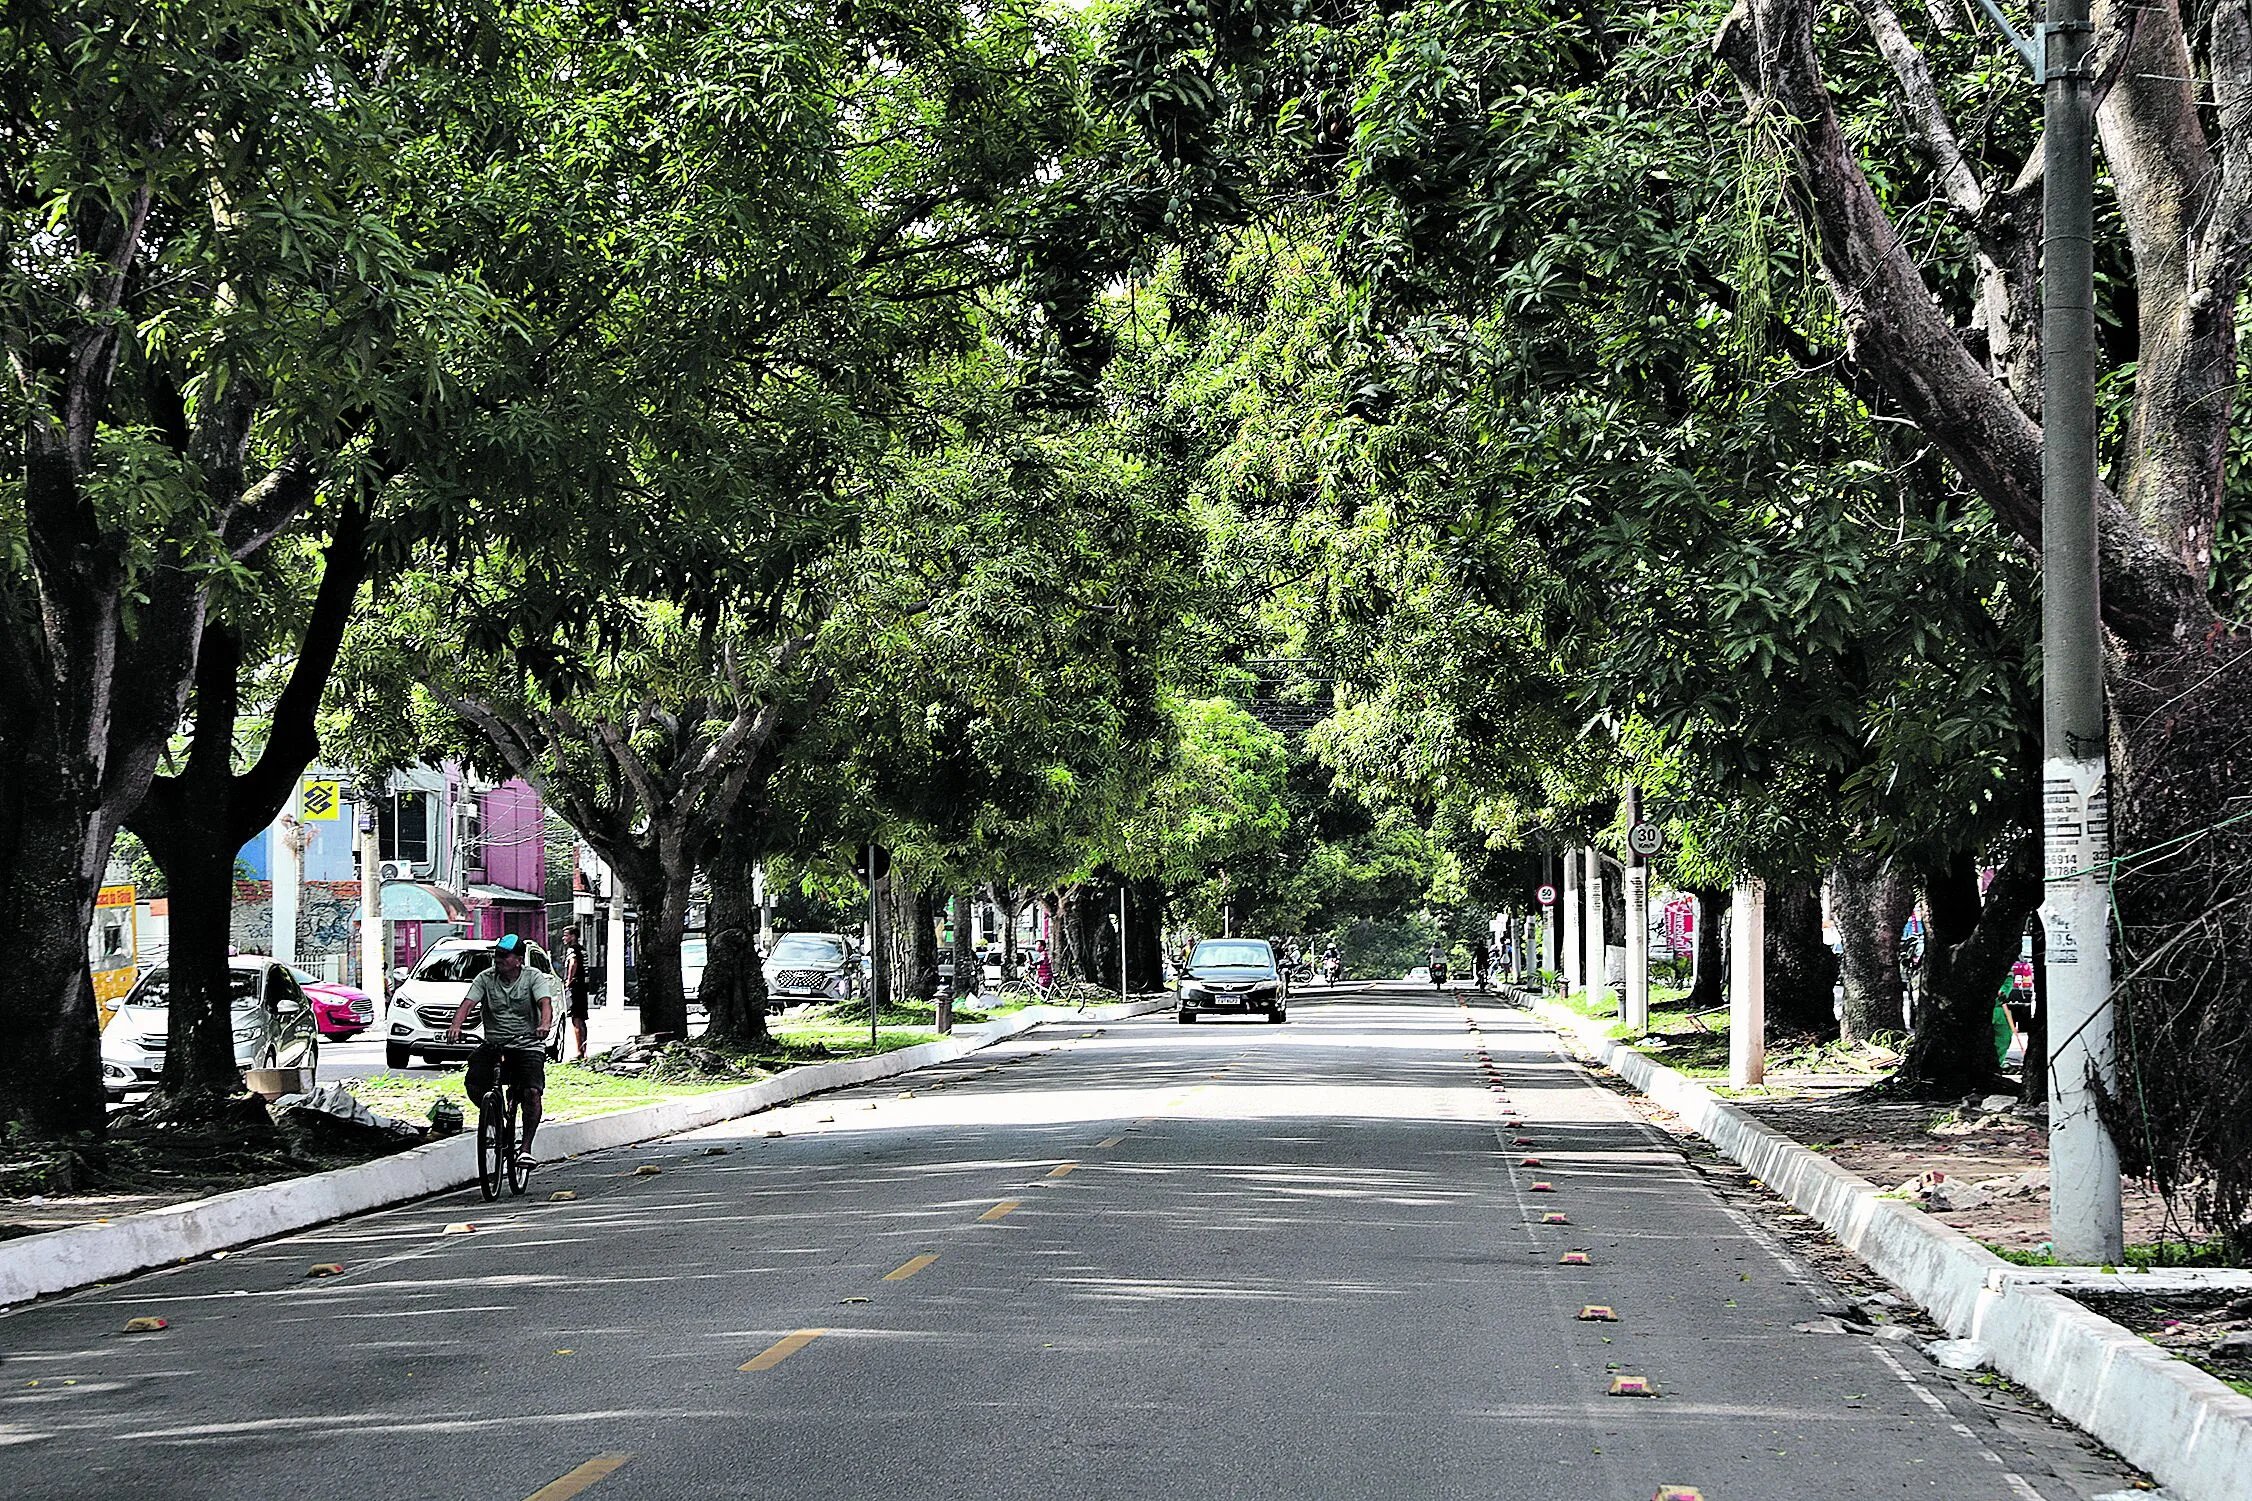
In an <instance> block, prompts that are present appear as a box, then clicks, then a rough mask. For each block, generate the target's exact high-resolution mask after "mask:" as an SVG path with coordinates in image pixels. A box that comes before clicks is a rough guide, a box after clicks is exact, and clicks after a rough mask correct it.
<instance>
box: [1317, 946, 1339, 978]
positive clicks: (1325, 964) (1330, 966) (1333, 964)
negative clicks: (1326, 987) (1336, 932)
mask: <svg viewBox="0 0 2252 1501" xmlns="http://www.w3.org/2000/svg"><path fill="white" fill-rule="evenodd" d="M1321 972H1322V978H1323V979H1324V980H1326V981H1327V982H1328V983H1330V984H1332V985H1335V984H1336V983H1337V982H1338V980H1339V979H1340V978H1342V977H1343V975H1344V973H1345V959H1344V956H1343V955H1341V954H1339V953H1338V952H1337V945H1336V944H1334V943H1333V944H1331V945H1329V946H1328V947H1327V948H1325V949H1323V950H1322V953H1321Z"/></svg>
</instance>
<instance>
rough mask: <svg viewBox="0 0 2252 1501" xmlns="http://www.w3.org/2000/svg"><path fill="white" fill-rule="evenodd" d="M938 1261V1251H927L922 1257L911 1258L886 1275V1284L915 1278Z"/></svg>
mask: <svg viewBox="0 0 2252 1501" xmlns="http://www.w3.org/2000/svg"><path fill="white" fill-rule="evenodd" d="M936 1260H938V1253H937V1252H936V1251H926V1252H924V1253H923V1254H922V1255H920V1256H913V1257H910V1258H908V1260H907V1261H906V1262H904V1263H903V1264H901V1265H900V1266H899V1267H897V1268H896V1269H894V1270H892V1271H888V1272H886V1273H884V1280H885V1281H886V1282H905V1281H906V1280H907V1279H908V1278H909V1277H912V1276H914V1275H915V1274H916V1273H917V1272H919V1271H921V1270H922V1269H923V1268H924V1267H927V1266H929V1265H930V1264H931V1263H932V1262H934V1261H936Z"/></svg>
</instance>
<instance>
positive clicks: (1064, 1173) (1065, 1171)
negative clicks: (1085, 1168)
mask: <svg viewBox="0 0 2252 1501" xmlns="http://www.w3.org/2000/svg"><path fill="white" fill-rule="evenodd" d="M1077 1166H1079V1164H1078V1163H1076V1162H1059V1163H1057V1164H1056V1165H1055V1166H1054V1167H1052V1168H1050V1169H1049V1170H1048V1176H1049V1177H1051V1178H1068V1177H1069V1176H1071V1170H1072V1169H1073V1168H1075V1167H1077Z"/></svg>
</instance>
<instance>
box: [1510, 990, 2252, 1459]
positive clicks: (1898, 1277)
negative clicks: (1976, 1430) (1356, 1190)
mask: <svg viewBox="0 0 2252 1501" xmlns="http://www.w3.org/2000/svg"><path fill="white" fill-rule="evenodd" d="M1533 1011H1534V1013H1535V1014H1536V1015H1538V1016H1539V1017H1540V1019H1541V1020H1543V1021H1545V1022H1547V1023H1548V1024H1549V1025H1550V1026H1551V1027H1553V1028H1555V1029H1556V1030H1557V1031H1559V1032H1565V1033H1569V1034H1570V1035H1571V1036H1573V1037H1574V1038H1575V1039H1576V1040H1577V1041H1578V1042H1579V1044H1580V1046H1581V1047H1583V1048H1584V1049H1585V1050H1586V1051H1587V1052H1589V1053H1591V1054H1593V1055H1594V1056H1595V1057H1596V1058H1598V1059H1600V1060H1601V1061H1602V1062H1603V1063H1604V1064H1605V1065H1606V1066H1608V1067H1610V1068H1612V1069H1615V1070H1616V1071H1617V1072H1618V1074H1619V1075H1620V1077H1622V1078H1624V1079H1625V1080H1626V1081H1627V1082H1628V1083H1629V1084H1632V1085H1633V1086H1634V1087H1635V1088H1636V1089H1638V1090H1640V1091H1641V1092H1642V1093H1643V1094H1645V1095H1647V1096H1649V1098H1650V1099H1652V1100H1654V1101H1656V1102H1657V1103H1658V1104H1659V1105H1662V1106H1664V1107H1665V1108H1666V1109H1667V1110H1670V1111H1672V1112H1674V1113H1675V1114H1676V1115H1678V1116H1680V1117H1681V1120H1682V1122H1683V1123H1684V1124H1685V1125H1687V1126H1688V1127H1689V1129H1691V1130H1692V1131H1695V1132H1696V1133H1697V1134H1698V1135H1699V1136H1702V1137H1704V1138H1705V1139H1706V1140H1708V1141H1710V1142H1711V1143H1712V1144H1713V1145H1714V1146H1716V1147H1718V1148H1720V1150H1721V1151H1722V1152H1724V1153H1726V1154H1727V1155H1728V1156H1729V1157H1732V1158H1734V1159H1735V1160H1736V1161H1737V1162H1740V1163H1742V1164H1743V1165H1744V1166H1745V1167H1746V1168H1747V1169H1749V1170H1750V1171H1751V1173H1752V1175H1753V1176H1754V1177H1756V1178H1758V1179H1759V1180H1760V1181H1762V1182H1763V1183H1765V1184H1766V1185H1767V1186H1768V1187H1769V1188H1772V1189H1774V1190H1775V1191H1776V1192H1777V1193H1779V1194H1781V1195H1783V1197H1785V1198H1787V1199H1789V1200H1790V1201H1791V1202H1792V1203H1793V1204H1796V1205H1797V1206H1798V1207H1799V1208H1800V1209H1802V1210H1804V1211H1806V1213H1807V1214H1809V1215H1811V1216H1812V1217H1813V1218H1815V1219H1817V1220H1820V1221H1821V1222H1822V1224H1823V1226H1824V1227H1825V1228H1827V1229H1828V1230H1829V1232H1830V1233H1831V1234H1832V1235H1834V1236H1836V1237H1837V1238H1838V1239H1839V1240H1840V1241H1841V1242H1843V1243H1844V1244H1845V1246H1846V1247H1847V1248H1848V1249H1849V1250H1851V1251H1853V1252H1854V1254H1856V1255H1858V1256H1859V1257H1860V1258H1861V1259H1862V1260H1863V1261H1866V1262H1867V1263H1868V1264H1869V1265H1870V1267H1871V1268H1872V1269H1874V1270H1875V1271H1876V1272H1877V1273H1878V1274H1879V1275H1881V1276H1883V1277H1885V1278H1886V1279H1887V1280H1889V1281H1891V1282H1892V1283H1894V1284H1895V1285H1896V1286H1898V1287H1900V1288H1901V1289H1902V1290H1903V1291H1905V1292H1906V1293H1907V1294H1908V1295H1909V1296H1910V1297H1912V1298H1914V1299H1915V1300H1916V1301H1917V1302H1918V1303H1920V1304H1922V1305H1923V1307H1924V1308H1925V1310H1926V1311H1928V1312H1929V1313H1930V1314H1931V1316H1932V1317H1933V1318H1934V1319H1936V1320H1938V1321H1939V1323H1941V1324H1942V1325H1944V1326H1945V1327H1946V1328H1947V1330H1948V1332H1950V1333H1952V1334H1953V1335H1955V1336H1956V1337H1957V1338H1958V1339H1971V1340H1976V1341H1978V1343H1980V1344H1981V1345H1984V1346H1985V1347H1986V1348H1987V1350H1989V1351H1990V1352H1991V1353H1992V1355H1993V1360H1994V1366H1995V1369H1997V1370H1999V1371H2000V1372H2001V1373H2002V1374H2003V1375H2005V1376H2008V1377H2009V1378H2010V1379H2011V1380H2013V1381H2017V1382H2020V1383H2022V1384H2023V1385H2025V1386H2027V1387H2029V1388H2030V1389H2032V1390H2033V1391H2034V1392H2036V1393H2038V1394H2039V1395H2040V1397H2041V1399H2042V1400H2043V1401H2045V1402H2047V1403H2048V1404H2049V1405H2050V1406H2051V1407H2053V1408H2055V1409H2056V1410H2057V1411H2058V1412H2059V1413H2061V1414H2062V1415H2063V1416H2065V1417H2066V1418H2068V1419H2070V1420H2071V1421H2072V1422H2074V1423H2076V1424H2078V1425H2079V1426H2080V1427H2082V1428H2084V1429H2086V1430H2087V1431H2088V1432H2089V1433H2092V1434H2094V1435H2095V1436H2096V1437H2097V1438H2099V1439H2101V1440H2103V1441H2104V1442H2105V1443H2106V1444H2109V1445H2110V1446H2111V1447H2112V1448H2113V1449H2115V1450H2117V1451H2118V1452H2119V1453H2121V1454H2123V1455H2125V1456H2126V1457H2127V1459H2129V1460H2130V1461H2132V1462H2133V1463H2135V1464H2137V1465H2139V1466H2141V1467H2142V1468H2143V1469H2146V1470H2148V1471H2150V1473H2151V1474H2153V1475H2156V1476H2157V1477H2158V1479H2159V1481H2160V1483H2161V1484H2163V1485H2164V1486H2165V1487H2166V1489H2167V1493H2168V1494H2169V1495H2171V1496H2175V1497H2178V1498H2179V1501H2245V1497H2246V1496H2247V1495H2248V1494H2252V1397H2244V1396H2240V1395H2238V1394H2237V1393H2236V1392H2235V1391H2233V1390H2231V1389H2230V1388H2229V1387H2228V1386H2226V1385H2224V1384H2223V1383H2222V1382H2220V1381H2217V1380H2215V1379H2214V1378H2213V1377H2211V1376H2208V1375H2206V1374H2205V1373H2204V1372H2203V1371H2201V1370H2199V1369H2197V1368H2196V1367H2195V1366H2193V1365H2190V1364H2189V1363H2188V1362H2187V1361H2181V1360H2176V1359H2174V1358H2173V1357H2171V1356H2169V1355H2167V1354H2166V1353H2165V1352H2164V1351H2162V1350H2160V1349H2159V1348H2158V1347H2157V1346H2156V1345H2154V1344H2152V1343H2150V1341H2148V1340H2146V1339H2143V1338H2141V1337H2140V1336H2138V1335H2136V1334H2134V1333H2132V1332H2130V1331H2129V1330H2127V1329H2125V1328H2122V1327H2121V1326H2120V1325H2118V1324H2115V1323H2113V1322H2112V1321H2111V1320H2109V1319H2107V1318H2104V1317H2103V1316H2102V1315H2100V1314H2097V1313H2095V1312H2093V1311H2091V1310H2089V1309H2087V1308H2085V1307H2083V1306H2081V1305H2080V1304H2078V1303H2075V1302H2073V1301H2072V1300H2071V1299H2070V1298H2067V1297H2065V1296H2063V1295H2062V1294H2061V1293H2058V1292H2055V1291H2053V1290H2052V1289H2051V1288H2050V1287H2048V1286H2044V1285H2042V1281H2043V1280H2046V1279H2036V1278H2031V1277H2026V1278H2020V1277H2017V1276H2014V1275H2012V1274H2013V1273H2015V1272H2017V1271H2019V1270H2020V1268H2017V1267H2014V1266H2012V1265H2011V1264H2010V1263H2009V1262H2006V1261H2004V1260H2002V1258H2001V1257H1999V1256H1996V1255H1995V1254H1994V1253H1993V1252H1991V1251H1989V1250H1987V1249H1986V1248H1985V1247H1984V1246H1982V1245H1980V1244H1979V1243H1978V1242H1977V1241H1975V1240H1972V1239H1971V1238H1970V1237H1969V1236H1967V1235H1965V1234H1963V1233H1962V1232H1961V1231H1960V1230H1957V1229H1955V1228H1953V1227H1952V1226H1949V1225H1943V1224H1941V1223H1940V1222H1939V1221H1938V1220H1935V1219H1933V1218H1932V1217H1931V1216H1929V1215H1927V1214H1925V1213H1924V1212H1923V1211H1922V1210H1920V1209H1918V1208H1916V1207H1915V1206H1914V1205H1912V1204H1909V1203H1908V1202H1906V1201H1905V1200H1902V1199H1887V1198H1882V1197H1879V1195H1880V1194H1881V1192H1882V1190H1880V1189H1879V1188H1878V1187H1877V1185H1875V1184H1874V1183H1871V1182H1869V1181H1868V1180H1867V1179H1866V1178H1860V1177H1856V1176H1855V1175H1854V1174H1852V1173H1849V1172H1847V1171H1846V1170H1845V1169H1844V1168H1842V1167H1839V1166H1838V1165H1837V1164H1836V1163H1834V1162H1832V1161H1831V1160H1830V1159H1829V1158H1827V1157H1824V1156H1823V1155H1821V1154H1820V1153H1819V1152H1813V1151H1809V1150H1808V1149H1807V1148H1805V1147H1802V1146H1800V1145H1799V1144H1798V1143H1797V1142H1795V1141H1792V1140H1791V1139H1790V1138H1789V1137H1787V1136H1784V1135H1783V1134H1782V1133H1780V1132H1778V1131H1775V1130H1773V1129H1771V1128H1770V1127H1767V1126H1763V1125H1761V1124H1760V1123H1759V1122H1758V1121H1756V1120H1754V1119H1752V1118H1751V1117H1750V1116H1749V1115H1746V1114H1745V1113H1744V1112H1743V1111H1741V1110H1738V1109H1737V1108H1736V1107H1735V1106H1733V1105H1731V1104H1729V1103H1728V1102H1727V1101H1725V1100H1722V1099H1721V1098H1719V1097H1718V1096H1717V1095H1715V1094H1713V1093H1712V1091H1710V1090H1708V1089H1706V1088H1705V1087H1704V1086H1703V1085H1702V1084H1699V1083H1697V1082H1695V1081H1694V1080H1692V1079H1689V1078H1687V1077H1686V1076H1684V1075H1683V1074H1681V1073H1679V1072H1678V1071H1676V1070H1674V1069H1670V1068H1667V1067H1666V1066H1665V1065H1664V1064H1662V1063H1657V1062H1654V1061H1653V1060H1651V1059H1650V1058H1649V1057H1648V1056H1647V1055H1646V1054H1643V1053H1639V1052H1637V1051H1635V1050H1634V1049H1633V1048H1630V1047H1628V1046H1627V1045H1626V1044H1625V1043H1623V1042H1616V1041H1613V1040H1612V1039H1610V1038H1608V1037H1606V1036H1604V1035H1603V1030H1604V1029H1603V1028H1601V1027H1600V1026H1598V1025H1596V1024H1594V1023H1591V1022H1589V1021H1588V1020H1587V1019H1586V1018H1585V1017H1582V1016H1579V1015H1578V1014H1576V1013H1574V1012H1571V1011H1567V1010H1565V1009H1564V1008H1563V1007H1561V1006H1558V1005H1556V1004H1555V1003H1554V1002H1551V1001H1545V1000H1536V1001H1534V1002H1533ZM2098 1275H2100V1274H2098ZM2136 1280H2137V1281H2140V1279H2139V1278H2138V1279H2136ZM2112 1281H2113V1283H2114V1284H2116V1285H2130V1284H2126V1282H2125V1279H2121V1278H2114V1279H2112Z"/></svg>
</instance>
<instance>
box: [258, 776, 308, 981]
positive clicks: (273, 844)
mask: <svg viewBox="0 0 2252 1501" xmlns="http://www.w3.org/2000/svg"><path fill="white" fill-rule="evenodd" d="M302 786H303V784H302V783H300V784H299V787H300V788H301V787H302ZM299 795H300V794H299V793H298V792H297V791H296V790H293V791H292V792H291V795H290V807H289V808H287V809H286V810H284V811H283V812H282V813H280V814H279V815H277V816H276V817H275V819H274V822H273V825H272V827H270V828H269V829H267V831H266V847H267V854H268V856H269V859H268V861H267V865H268V867H269V868H270V869H271V870H272V872H273V877H274V879H273V891H274V895H273V900H272V901H271V902H270V903H269V904H268V909H269V910H270V911H271V912H272V913H273V928H274V941H273V943H272V945H271V949H272V952H273V956H274V957H275V958H276V959H279V960H280V961H281V962H282V963H284V964H295V963H296V962H297V911H298V904H299V899H300V893H302V892H303V890H304V887H305V847H304V846H303V845H302V844H299V843H298V842H297V830H298V827H299V825H298V822H297V803H298V799H299Z"/></svg>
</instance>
